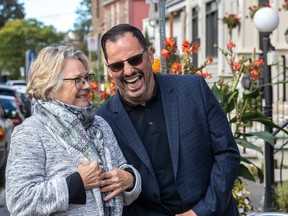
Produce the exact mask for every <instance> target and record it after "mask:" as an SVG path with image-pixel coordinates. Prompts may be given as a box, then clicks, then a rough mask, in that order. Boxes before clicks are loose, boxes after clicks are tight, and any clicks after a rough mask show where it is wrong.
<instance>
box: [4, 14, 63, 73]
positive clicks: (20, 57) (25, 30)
mask: <svg viewBox="0 0 288 216" xmlns="http://www.w3.org/2000/svg"><path fill="white" fill-rule="evenodd" d="M63 37H64V35H63V34H62V33H57V32H56V30H55V29H54V28H53V27H52V26H45V25H44V24H43V23H41V22H38V21H36V20H34V19H28V20H19V19H16V20H11V21H8V22H7V23H6V24H5V26H4V27H3V28H2V29H0V38H1V40H0V70H1V69H2V70H5V71H7V72H9V73H10V74H11V78H15V79H16V78H18V77H19V68H20V67H21V66H22V67H25V53H26V51H27V50H29V49H35V51H36V53H37V52H38V51H39V50H40V49H42V48H43V47H45V46H47V45H51V44H53V43H60V42H62V40H63Z"/></svg>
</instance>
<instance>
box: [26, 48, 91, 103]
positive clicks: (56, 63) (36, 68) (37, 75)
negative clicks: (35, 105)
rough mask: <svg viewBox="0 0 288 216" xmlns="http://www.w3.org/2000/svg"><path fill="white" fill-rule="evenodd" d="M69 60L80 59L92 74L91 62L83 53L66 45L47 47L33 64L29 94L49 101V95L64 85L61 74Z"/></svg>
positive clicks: (28, 86)
mask: <svg viewBox="0 0 288 216" xmlns="http://www.w3.org/2000/svg"><path fill="white" fill-rule="evenodd" d="M68 58H72V59H78V60H79V61H81V62H82V63H83V65H84V67H85V69H86V70H87V71H88V72H90V63H89V60H88V58H87V56H86V55H85V54H84V53H83V52H82V51H80V50H77V49H74V48H73V47H71V46H64V45H60V46H55V45H51V46H48V47H45V48H43V49H42V50H41V51H40V52H39V53H38V55H37V57H36V59H35V60H34V61H33V62H32V64H31V67H30V72H29V82H28V85H27V94H28V95H29V96H30V97H32V98H35V99H41V100H48V95H49V93H50V92H51V91H52V90H57V89H59V88H60V86H61V85H62V83H63V74H62V73H61V72H62V70H63V68H64V65H65V60H66V59H68Z"/></svg>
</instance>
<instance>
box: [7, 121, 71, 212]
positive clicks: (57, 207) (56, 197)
mask: <svg viewBox="0 0 288 216" xmlns="http://www.w3.org/2000/svg"><path fill="white" fill-rule="evenodd" d="M23 124H24V123H22V125H20V126H18V127H16V128H15V129H14V132H13V135H12V141H11V148H10V153H9V157H8V161H7V167H6V201H7V208H8V210H9V212H10V213H11V215H17V216H21V215H49V214H51V213H53V212H56V211H65V210H67V209H68V203H69V194H68V187H67V183H66V179H65V178H62V177H57V176H55V177H54V178H50V179H47V177H46V175H45V174H46V172H45V150H44V148H43V145H42V141H41V138H40V136H39V134H38V133H37V129H36V128H34V129H32V128H30V127H29V126H28V125H27V124H25V125H23Z"/></svg>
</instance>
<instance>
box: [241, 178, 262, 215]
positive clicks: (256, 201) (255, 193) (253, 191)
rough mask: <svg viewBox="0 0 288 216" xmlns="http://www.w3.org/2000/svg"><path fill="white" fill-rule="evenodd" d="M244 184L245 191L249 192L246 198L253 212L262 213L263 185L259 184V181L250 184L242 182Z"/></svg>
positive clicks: (249, 182) (246, 181)
mask: <svg viewBox="0 0 288 216" xmlns="http://www.w3.org/2000/svg"><path fill="white" fill-rule="evenodd" d="M244 182H245V184H246V187H245V188H246V189H247V190H248V191H250V195H249V196H248V197H249V199H250V202H251V205H252V207H253V209H254V211H253V212H263V204H264V183H262V184H260V183H259V181H256V182H252V181H248V180H244Z"/></svg>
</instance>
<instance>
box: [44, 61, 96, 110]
mask: <svg viewBox="0 0 288 216" xmlns="http://www.w3.org/2000/svg"><path fill="white" fill-rule="evenodd" d="M61 73H62V74H63V79H70V78H77V77H78V78H81V77H82V78H84V77H87V75H88V72H87V70H86V68H85V67H84V65H83V63H82V62H81V61H79V60H78V59H73V58H68V59H66V60H65V65H64V68H63V70H62V72H61ZM82 80H84V79H82ZM83 83H84V81H83ZM90 89H91V85H90V84H89V82H87V81H86V80H85V83H84V84H83V85H82V87H81V88H77V87H76V85H75V80H63V84H62V86H61V87H60V88H59V89H58V90H56V91H55V90H54V91H53V90H52V92H50V94H49V97H50V98H53V99H57V100H60V101H62V102H63V103H67V104H71V105H74V106H79V107H86V106H88V105H89V100H88V94H89V92H90Z"/></svg>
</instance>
